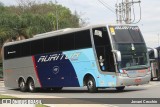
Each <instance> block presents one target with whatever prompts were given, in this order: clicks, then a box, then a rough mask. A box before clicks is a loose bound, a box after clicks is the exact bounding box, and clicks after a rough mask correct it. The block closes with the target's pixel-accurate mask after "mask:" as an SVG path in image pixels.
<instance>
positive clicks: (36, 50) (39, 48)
mask: <svg viewBox="0 0 160 107" xmlns="http://www.w3.org/2000/svg"><path fill="white" fill-rule="evenodd" d="M41 53H43V40H35V41H32V42H31V55H35V54H41Z"/></svg>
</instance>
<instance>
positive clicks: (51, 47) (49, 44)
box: [44, 37, 59, 53]
mask: <svg viewBox="0 0 160 107" xmlns="http://www.w3.org/2000/svg"><path fill="white" fill-rule="evenodd" d="M58 43H59V37H50V38H45V39H44V53H50V52H57V51H58V47H59V46H58Z"/></svg>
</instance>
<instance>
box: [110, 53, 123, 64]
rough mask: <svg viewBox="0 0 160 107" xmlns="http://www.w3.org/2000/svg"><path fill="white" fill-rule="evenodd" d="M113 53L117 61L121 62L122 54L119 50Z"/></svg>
mask: <svg viewBox="0 0 160 107" xmlns="http://www.w3.org/2000/svg"><path fill="white" fill-rule="evenodd" d="M112 52H113V53H114V54H115V55H116V58H117V61H118V62H121V60H122V59H121V52H120V51H118V50H112Z"/></svg>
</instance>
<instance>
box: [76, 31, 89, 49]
mask: <svg viewBox="0 0 160 107" xmlns="http://www.w3.org/2000/svg"><path fill="white" fill-rule="evenodd" d="M89 47H91V38H90V31H89V30H85V31H80V32H76V33H75V49H81V48H89Z"/></svg>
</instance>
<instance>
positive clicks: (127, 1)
mask: <svg viewBox="0 0 160 107" xmlns="http://www.w3.org/2000/svg"><path fill="white" fill-rule="evenodd" d="M125 4H126V5H125V6H126V20H125V23H126V24H130V23H131V22H130V21H131V17H130V13H131V9H130V3H129V0H126V1H125Z"/></svg>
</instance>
